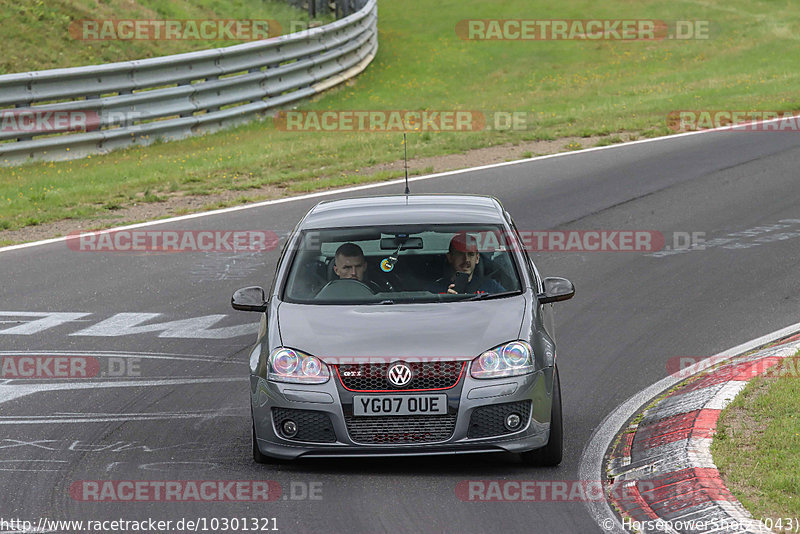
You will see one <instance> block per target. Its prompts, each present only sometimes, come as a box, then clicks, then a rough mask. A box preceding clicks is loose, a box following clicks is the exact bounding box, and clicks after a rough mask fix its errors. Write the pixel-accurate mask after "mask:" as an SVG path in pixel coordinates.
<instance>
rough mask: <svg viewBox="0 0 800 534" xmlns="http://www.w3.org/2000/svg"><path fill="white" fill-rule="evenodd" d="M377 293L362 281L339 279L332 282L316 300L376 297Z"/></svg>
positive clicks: (318, 294)
mask: <svg viewBox="0 0 800 534" xmlns="http://www.w3.org/2000/svg"><path fill="white" fill-rule="evenodd" d="M374 294H375V291H374V290H373V289H372V288H371V287H369V285H368V284H365V283H364V282H362V281H361V280H357V279H355V278H339V279H337V280H331V281H330V282H328V283H327V284H325V286H323V288H322V289H320V290H319V293H317V296H316V298H330V297H334V298H343V297H359V296H368V295H374Z"/></svg>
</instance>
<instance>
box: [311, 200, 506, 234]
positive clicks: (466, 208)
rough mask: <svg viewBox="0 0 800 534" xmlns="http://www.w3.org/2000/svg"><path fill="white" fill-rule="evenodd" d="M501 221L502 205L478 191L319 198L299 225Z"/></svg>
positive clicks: (332, 225)
mask: <svg viewBox="0 0 800 534" xmlns="http://www.w3.org/2000/svg"><path fill="white" fill-rule="evenodd" d="M416 223H429V224H470V223H478V224H481V223H495V224H504V223H505V219H504V218H503V207H502V206H501V205H500V202H499V201H498V200H497V199H496V198H494V197H490V196H482V195H386V196H373V197H359V198H347V199H341V200H328V201H324V202H320V203H319V204H317V205H316V206H314V207H313V208H312V209H311V211H309V212H308V214H307V215H306V217H305V218H304V219H303V222H302V224H301V226H300V228H301V229H303V230H306V229H323V228H340V227H348V226H374V225H389V224H416Z"/></svg>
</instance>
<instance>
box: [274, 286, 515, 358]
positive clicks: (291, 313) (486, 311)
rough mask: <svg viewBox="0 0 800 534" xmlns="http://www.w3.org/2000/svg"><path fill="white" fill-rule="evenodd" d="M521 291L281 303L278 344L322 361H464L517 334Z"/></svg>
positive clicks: (509, 339)
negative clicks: (417, 300)
mask: <svg viewBox="0 0 800 534" xmlns="http://www.w3.org/2000/svg"><path fill="white" fill-rule="evenodd" d="M524 312H525V299H524V297H523V296H522V295H520V296H514V297H508V298H501V299H497V300H487V301H476V302H448V303H430V304H391V305H379V304H376V305H360V306H335V305H307V304H290V303H286V302H283V303H281V304H280V306H279V307H278V324H279V329H280V337H281V342H282V344H283V346H285V347H290V348H293V349H297V350H300V351H303V352H306V353H308V354H312V355H314V356H317V357H319V358H321V359H322V360H323V361H326V362H327V363H337V362H341V361H342V359H343V360H345V361H352V359H353V358H364V359H365V360H366V359H369V358H370V357H381V358H388V359H389V361H391V360H393V359H401V358H408V357H420V358H430V357H434V358H437V357H444V358H449V359H453V358H456V359H462V360H468V359H472V358H475V357H476V356H478V355H479V354H480V353H481V352H483V351H485V350H488V349H491V348H493V347H496V346H497V345H500V344H502V343H505V342H507V341H512V340H515V339H517V338H518V336H519V331H520V326H521V324H522V319H523V317H524Z"/></svg>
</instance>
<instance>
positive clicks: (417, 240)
mask: <svg viewBox="0 0 800 534" xmlns="http://www.w3.org/2000/svg"><path fill="white" fill-rule="evenodd" d="M514 241H515V240H514V239H512V238H511V235H510V233H509V230H508V229H507V228H504V227H502V226H498V225H458V226H455V225H424V226H421V225H416V226H391V227H388V226H374V227H361V228H339V229H326V230H306V231H304V232H302V234H301V235H300V238H299V240H298V241H297V242H296V243H297V245H296V249H297V250H296V251H295V254H294V257H293V260H292V266H291V269H290V271H289V275H288V277H287V279H286V284H285V286H284V291H283V299H284V300H286V301H288V302H296V303H307V304H395V303H410V302H449V301H456V300H477V299H484V298H503V297H506V296H510V295H513V294H516V293H519V292H520V291H521V289H520V287H521V284H520V280H519V276H518V273H517V268H516V264H515V261H514V257H513V254H512V252H511V250H512V246H513V245H512V244H511V243H513V242H514Z"/></svg>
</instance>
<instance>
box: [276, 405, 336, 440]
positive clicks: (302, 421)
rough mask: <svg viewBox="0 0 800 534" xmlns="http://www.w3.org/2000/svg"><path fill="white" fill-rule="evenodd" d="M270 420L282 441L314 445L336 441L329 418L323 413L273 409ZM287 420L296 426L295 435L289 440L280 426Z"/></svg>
mask: <svg viewBox="0 0 800 534" xmlns="http://www.w3.org/2000/svg"><path fill="white" fill-rule="evenodd" d="M272 419H273V421H274V422H275V431H276V432H277V433H278V435H279V436H281V437H282V438H284V439H291V440H295V441H310V442H314V443H334V442H335V441H336V433H335V432H334V431H333V424H332V423H331V418H330V416H329V415H328V414H327V413H325V412H317V411H314V410H292V409H289V408H273V409H272ZM287 419H291V420H292V421H294V422H295V423H296V424H297V434H296V435H294V436H292V437H291V438H290V437H288V436H285V435H284V434H283V432H282V430H281V425H282V424H283V422H284V421H286V420H287Z"/></svg>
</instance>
